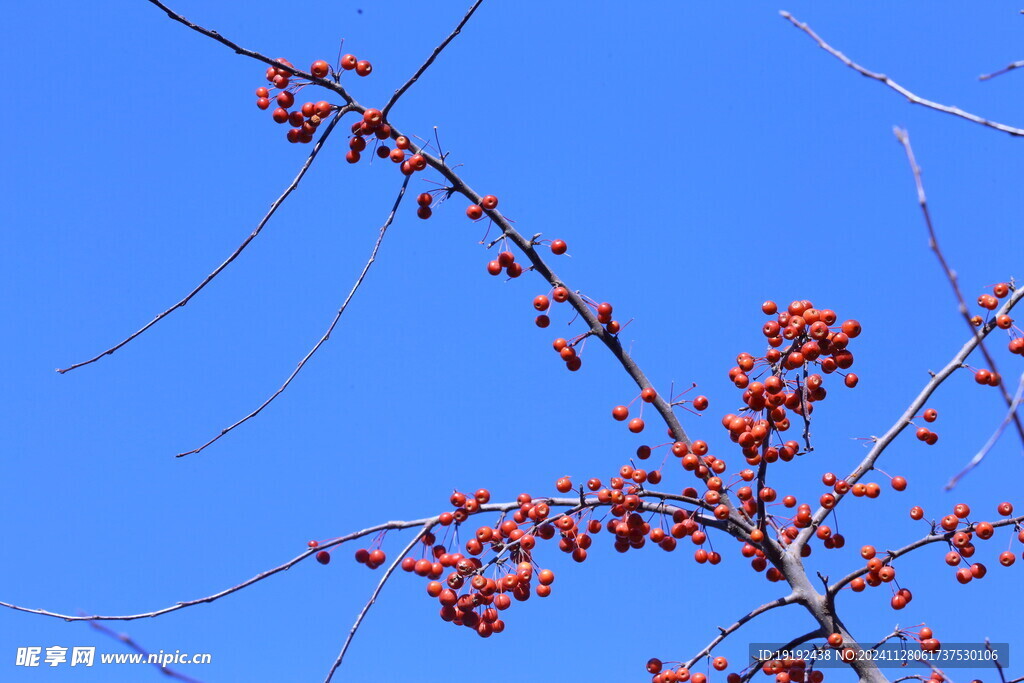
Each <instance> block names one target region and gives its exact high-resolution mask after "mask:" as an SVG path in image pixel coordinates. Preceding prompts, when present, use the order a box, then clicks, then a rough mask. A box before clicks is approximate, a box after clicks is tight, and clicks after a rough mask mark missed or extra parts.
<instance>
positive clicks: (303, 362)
mask: <svg viewBox="0 0 1024 683" xmlns="http://www.w3.org/2000/svg"><path fill="white" fill-rule="evenodd" d="M335 120H336V119H335ZM411 177H412V176H406V177H405V181H404V182H403V183H402V188H401V189H400V190H399V191H398V197H397V198H396V199H395V204H394V206H392V207H391V213H389V214H388V217H387V220H386V221H384V224H383V225H382V226H381V227H380V232H379V233H378V235H377V241H376V243H374V245H373V251H371V252H370V258H369V259H368V260H367V261H366V265H364V266H363V270H362V272H361V273H359V277H358V278H356V283H355V284H354V285H352V289H351V290H349V293H348V296H346V297H345V301H343V302H342V304H341V307H340V308H339V309H338V312H337V313H336V314H335V316H334V320H332V321H331V324H330V325H329V326H328V328H327V331H326V332H324V334H323V336H321V337H320V340H319V341H317V343H316V344H315V345H314V346H313V348H312V349H310V350H309V353H307V354H306V355H305V356H304V357H303V358H302V360H301V361H299V364H298V365H297V366H296V368H295V370H294V371H292V374H290V375H289V376H288V379H286V380H285V381H284V384H282V385H281V386H280V387H279V388H278V389H277V391H275V392H274V393H273V394H271V395H270V397H269V398H268V399H267V400H265V401H264V402H263V403H261V404H260V406H259V407H258V408H256V410H254V411H252V412H251V413H249V414H248V415H246V416H245V417H243V418H242V419H241V420H239V421H238V422H235V423H234V424H233V425H231V426H230V427H226V428H225V429H222V430H221V432H220V434H218V435H217V436H215V437H213V438H212V439H210V440H209V441H207V442H206V443H204V444H203V445H202V446H199V447H198V448H194V449H192V450H191V451H186V452H184V453H178V455H177V457H179V458H180V457H182V456H185V455H191V454H193V453H199V452H200V451H202V450H203V449H205V448H206V447H207V446H210V445H211V444H213V443H214V442H216V441H218V440H219V439H220V438H221V437H223V436H224V435H226V434H227V433H228V432H230V431H232V430H234V429H235V428H236V427H239V426H240V425H242V424H244V423H245V422H248V421H249V420H251V419H252V418H254V417H256V416H257V415H259V414H260V413H261V412H263V409H264V408H266V407H267V406H268V405H270V403H271V402H272V401H273V400H274V399H276V398H277V397H278V396H280V395H281V394H282V393H283V392H284V390H285V389H287V388H288V385H289V384H291V383H292V380H293V379H295V377H296V376H297V375H298V374H299V372H301V370H302V368H303V366H305V365H306V363H307V362H308V361H309V359H310V358H312V357H313V354H315V353H316V352H317V350H319V349H320V347H321V346H323V344H324V343H325V342H326V341H327V340H328V339H330V337H331V333H332V332H333V331H334V328H335V327H336V326H337V324H338V321H339V320H341V316H342V314H343V313H344V312H345V309H346V308H348V304H349V302H350V301H352V297H353V296H355V293H356V290H357V289H359V285H361V284H363V279H365V278H366V274H367V273H368V272H369V271H370V266H372V265H373V262H374V261H375V260H376V259H377V252H378V251H379V250H380V245H381V242H383V241H384V234H385V233H386V232H387V230H388V226H390V225H391V222H392V221H393V220H394V219H395V214H396V213H398V207H399V205H400V204H401V203H402V197H404V196H405V189H406V188H407V187H408V186H409V179H410V178H411Z"/></svg>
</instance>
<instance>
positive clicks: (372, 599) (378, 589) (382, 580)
mask: <svg viewBox="0 0 1024 683" xmlns="http://www.w3.org/2000/svg"><path fill="white" fill-rule="evenodd" d="M431 526H432V525H431V524H424V525H423V528H422V529H420V532H419V533H418V534H416V536H415V537H414V538H413V539H412V540H411V541H409V544H408V545H406V546H405V549H404V550H402V552H401V553H399V554H398V556H396V557H395V559H394V561H393V562H392V563H391V565H390V566H389V567H388V568H387V571H385V572H384V576H382V577H380V581H378V582H377V587H376V588H374V589H373V593H372V594H371V595H370V599H369V600H367V601H366V604H365V605H363V609H361V610H360V611H359V614H358V616H356V621H355V623H354V624H352V628H350V629H349V631H348V636H347V637H346V638H345V644H344V645H342V646H341V652H339V653H338V658H337V659H335V660H334V664H332V665H331V670H330V671H328V672H327V678H325V679H324V683H330V682H331V679H332V678H334V672H335V671H337V670H338V667H339V666H341V660H342V659H344V658H345V652H346V651H348V646H349V644H351V642H352V639H353V638H354V637H355V635H356V631H358V630H359V625H360V624H362V623H363V619H364V618H366V614H367V612H369V611H370V608H371V607H373V603H375V602H376V601H377V596H378V595H380V592H381V590H383V588H384V584H385V583H387V581H388V579H389V578H391V574H393V573H394V571H395V569H397V568H398V565H399V564H401V563H402V560H403V559H404V558H405V556H406V555H408V554H409V551H410V550H412V549H413V547H414V546H415V545H416V544H417V543H419V542H420V539H421V538H423V536H424V535H425V534H426V533H427V532H428V531H430V527H431Z"/></svg>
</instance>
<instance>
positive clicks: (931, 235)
mask: <svg viewBox="0 0 1024 683" xmlns="http://www.w3.org/2000/svg"><path fill="white" fill-rule="evenodd" d="M893 132H894V133H895V134H896V139H897V140H899V141H900V144H902V145H903V149H904V150H905V151H906V153H907V161H908V162H909V163H910V170H911V171H912V172H913V174H914V184H915V185H916V186H917V202H918V204H920V205H921V213H922V214H923V215H924V223H925V226H926V227H927V228H928V245H929V246H930V247H931V249H932V251H933V252H935V257H936V258H937V259H938V260H939V265H940V266H942V271H943V272H944V273H945V274H946V279H947V280H949V284H950V286H952V287H953V294H954V295H955V296H956V301H957V306H958V308H959V310H960V315H961V316H962V317H963V319H964V323H966V324H967V329H969V330H970V331H971V334H973V335H975V337H977V338H978V348H980V349H981V353H982V355H983V356H985V362H986V363H988V367H989V369H990V370H991V371H992V372H994V373H996V374H997V375H998V377H999V390H1000V392H1001V393H1002V395H1003V400H1004V401H1006V405H1007V406H1008V407H1011V408H1012V407H1013V398H1012V397H1011V396H1010V392H1009V391H1007V389H1006V384H1005V383H1004V382H1003V376H1002V375H1001V374H999V373H998V369H997V368H996V361H995V359H994V358H993V357H992V354H991V353H989V351H988V347H986V346H985V342H984V340H983V339H981V337H980V335H979V333H978V329H977V328H976V327H975V326H974V325H973V324H972V323H971V313H970V311H968V310H967V302H966V301H965V300H964V295H963V293H962V292H961V291H960V283H959V281H958V280H957V276H956V271H954V270H953V268H952V267H950V265H949V262H948V261H946V257H945V255H943V253H942V249H940V248H939V238H938V236H937V235H936V233H935V226H934V225H933V224H932V217H931V212H929V211H928V199H927V197H925V193H924V182H923V181H922V180H921V167H920V166H918V165H917V159H915V158H914V149H913V148H912V147H911V146H910V135H909V134H908V133H907V131H906V130H904V129H902V128H893ZM1010 417H1011V418H1012V419H1013V422H1014V424H1015V425H1016V426H1017V434H1018V435H1019V436H1020V439H1021V443H1022V444H1024V425H1022V424H1021V421H1020V417H1018V416H1017V412H1016V410H1011V412H1010ZM951 483H952V482H951ZM946 488H947V489H948V488H951V487H950V486H949V485H947V486H946Z"/></svg>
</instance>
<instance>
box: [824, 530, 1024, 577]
mask: <svg viewBox="0 0 1024 683" xmlns="http://www.w3.org/2000/svg"><path fill="white" fill-rule="evenodd" d="M1021 522H1024V515H1020V516H1018V517H1008V518H1006V519H1000V520H998V521H995V522H990V524H991V525H992V526H993V527H994V528H996V529H998V528H1000V527H1004V526H1010V525H1016V524H1020V523H1021ZM972 528H973V527H972ZM958 531H963V529H954V530H953V531H946V532H943V533H941V534H929V535H927V536H925V537H924V538H921V539H919V540H917V541H914V542H913V543H910V544H909V545H905V546H903V547H902V548H900V549H899V550H889V551H886V557H885V560H884V562H885V564H890V563H891V562H892V561H893V560H895V559H896V558H898V557H902V556H903V555H906V554H907V553H909V552H911V551H913V550H917V549H918V548H921V547H924V546H926V545H930V544H932V543H938V542H940V541H946V542H949V540H950V539H951V538H953V536H954V535H955V534H956V533H957V532H958ZM868 571H869V570H868V568H867V567H866V566H864V567H861V568H859V569H857V570H856V571H853V572H850V573H849V574H847V575H846V576H844V577H843V578H841V579H839V580H838V581H836V582H835V583H833V584H832V585H831V586H829V587H828V590H827V593H828V595H829V596H834V595H835V594H836V593H838V592H839V591H840V590H842V589H843V588H845V587H846V585H847V584H849V583H850V582H851V581H853V580H854V579H856V578H858V577H860V576H864V575H865V574H867V573H868Z"/></svg>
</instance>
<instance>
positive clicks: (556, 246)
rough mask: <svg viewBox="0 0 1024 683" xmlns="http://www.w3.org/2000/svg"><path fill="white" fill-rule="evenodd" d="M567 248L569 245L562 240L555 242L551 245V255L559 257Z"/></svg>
mask: <svg viewBox="0 0 1024 683" xmlns="http://www.w3.org/2000/svg"><path fill="white" fill-rule="evenodd" d="M568 248H569V245H567V244H566V243H565V241H564V240H555V241H553V242H552V243H551V253H552V254H554V255H555V256H561V255H562V254H564V253H565V252H566V250H567V249H568Z"/></svg>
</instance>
